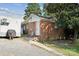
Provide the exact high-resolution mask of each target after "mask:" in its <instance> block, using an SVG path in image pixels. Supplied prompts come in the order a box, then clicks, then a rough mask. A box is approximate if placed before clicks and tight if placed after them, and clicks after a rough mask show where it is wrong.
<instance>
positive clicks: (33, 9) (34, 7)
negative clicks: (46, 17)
mask: <svg viewBox="0 0 79 59" xmlns="http://www.w3.org/2000/svg"><path fill="white" fill-rule="evenodd" d="M32 13H33V14H37V15H39V14H41V10H40V6H39V4H37V3H28V6H27V7H26V9H25V17H28V16H29V15H30V14H32ZM24 19H25V18H24Z"/></svg>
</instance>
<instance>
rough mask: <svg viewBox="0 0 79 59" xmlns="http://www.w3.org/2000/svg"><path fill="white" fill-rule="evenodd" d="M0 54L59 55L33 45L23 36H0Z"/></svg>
mask: <svg viewBox="0 0 79 59" xmlns="http://www.w3.org/2000/svg"><path fill="white" fill-rule="evenodd" d="M0 56H57V54H55V53H51V52H48V51H46V50H44V49H41V48H39V47H36V46H33V45H31V44H29V43H28V42H27V41H24V40H23V39H22V38H15V39H14V40H8V39H5V38H0Z"/></svg>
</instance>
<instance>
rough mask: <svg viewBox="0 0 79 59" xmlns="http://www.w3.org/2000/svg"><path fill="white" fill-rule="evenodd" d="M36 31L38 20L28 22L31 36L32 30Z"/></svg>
mask: <svg viewBox="0 0 79 59" xmlns="http://www.w3.org/2000/svg"><path fill="white" fill-rule="evenodd" d="M35 31H36V22H29V23H28V34H29V35H30V36H31V34H32V32H35Z"/></svg>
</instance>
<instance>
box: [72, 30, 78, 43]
mask: <svg viewBox="0 0 79 59" xmlns="http://www.w3.org/2000/svg"><path fill="white" fill-rule="evenodd" d="M77 35H78V32H77V30H75V32H74V38H73V39H72V43H74V42H75V41H76V39H77Z"/></svg>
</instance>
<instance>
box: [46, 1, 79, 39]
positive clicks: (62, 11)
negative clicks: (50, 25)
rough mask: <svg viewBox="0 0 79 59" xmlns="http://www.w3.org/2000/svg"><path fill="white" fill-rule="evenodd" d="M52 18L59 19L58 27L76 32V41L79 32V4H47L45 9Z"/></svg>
mask: <svg viewBox="0 0 79 59" xmlns="http://www.w3.org/2000/svg"><path fill="white" fill-rule="evenodd" d="M45 9H46V11H47V12H48V14H49V15H50V16H53V15H54V16H55V17H56V18H57V21H56V23H57V26H58V27H62V28H69V29H71V28H73V29H74V30H75V36H74V37H75V39H76V38H77V33H78V31H79V4H77V3H71V4H69V3H58V4H56V3H54V4H47V6H46V7H45Z"/></svg>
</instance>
